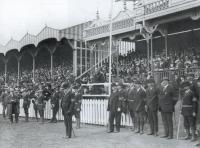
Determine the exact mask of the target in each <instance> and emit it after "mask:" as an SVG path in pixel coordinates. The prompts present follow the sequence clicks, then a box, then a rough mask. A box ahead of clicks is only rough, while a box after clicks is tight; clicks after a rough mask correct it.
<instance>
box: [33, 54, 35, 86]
mask: <svg viewBox="0 0 200 148" xmlns="http://www.w3.org/2000/svg"><path fill="white" fill-rule="evenodd" d="M33 82H34V83H35V56H33Z"/></svg>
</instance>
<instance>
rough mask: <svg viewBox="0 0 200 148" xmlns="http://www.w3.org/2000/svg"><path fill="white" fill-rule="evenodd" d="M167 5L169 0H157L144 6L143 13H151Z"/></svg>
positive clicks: (165, 7)
mask: <svg viewBox="0 0 200 148" xmlns="http://www.w3.org/2000/svg"><path fill="white" fill-rule="evenodd" d="M168 7H169V0H159V1H156V2H153V3H150V4H147V5H145V6H144V14H151V13H154V12H157V11H161V10H164V9H167V8H168Z"/></svg>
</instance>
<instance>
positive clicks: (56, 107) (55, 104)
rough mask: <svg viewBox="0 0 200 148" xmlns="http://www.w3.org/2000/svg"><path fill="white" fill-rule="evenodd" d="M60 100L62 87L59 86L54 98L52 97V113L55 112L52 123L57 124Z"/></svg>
mask: <svg viewBox="0 0 200 148" xmlns="http://www.w3.org/2000/svg"><path fill="white" fill-rule="evenodd" d="M60 98H61V93H60V86H57V88H56V90H55V92H54V93H53V96H52V97H51V109H52V112H53V117H52V119H51V121H50V123H56V122H57V118H56V115H57V113H58V110H59V101H60Z"/></svg>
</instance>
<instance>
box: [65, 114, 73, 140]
mask: <svg viewBox="0 0 200 148" xmlns="http://www.w3.org/2000/svg"><path fill="white" fill-rule="evenodd" d="M66 122H67V123H66V124H67V126H66V127H67V128H66V131H67V136H68V138H71V135H72V115H71V114H70V115H66Z"/></svg>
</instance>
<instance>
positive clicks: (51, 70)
mask: <svg viewBox="0 0 200 148" xmlns="http://www.w3.org/2000/svg"><path fill="white" fill-rule="evenodd" d="M50 54H51V79H53V52H51V53H50Z"/></svg>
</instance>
